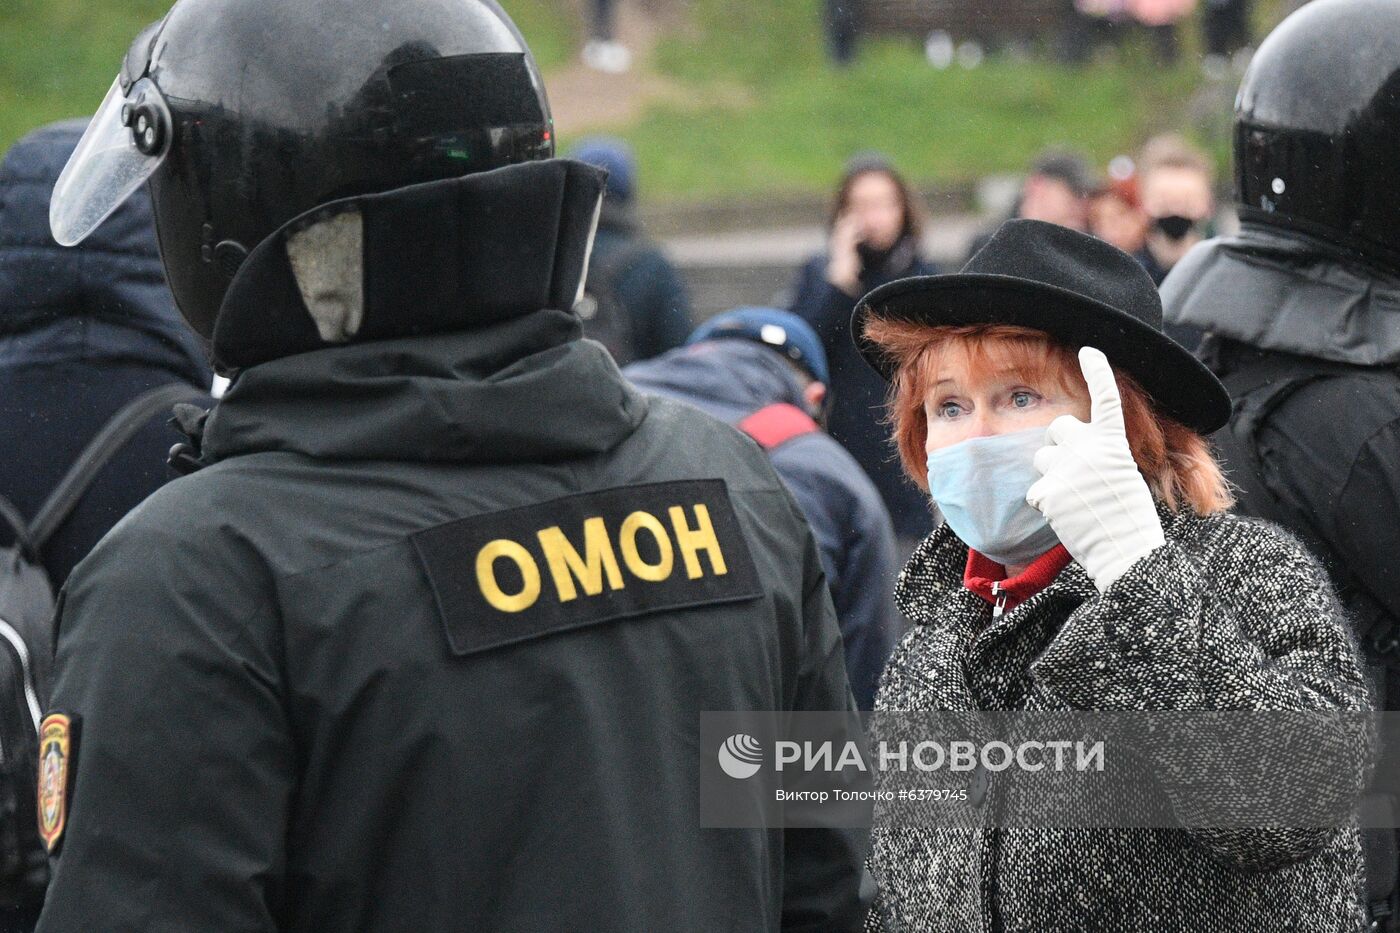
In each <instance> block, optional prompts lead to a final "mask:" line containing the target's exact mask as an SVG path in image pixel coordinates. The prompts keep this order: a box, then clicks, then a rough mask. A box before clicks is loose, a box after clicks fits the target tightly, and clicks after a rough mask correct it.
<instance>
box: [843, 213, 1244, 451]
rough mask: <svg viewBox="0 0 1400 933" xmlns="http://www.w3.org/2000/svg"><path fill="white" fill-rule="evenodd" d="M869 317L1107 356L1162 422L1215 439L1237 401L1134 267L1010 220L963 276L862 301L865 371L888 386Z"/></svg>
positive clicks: (1083, 237) (1067, 236)
mask: <svg viewBox="0 0 1400 933" xmlns="http://www.w3.org/2000/svg"><path fill="white" fill-rule="evenodd" d="M872 316H873V317H879V318H891V319H896V320H903V321H910V322H913V323H919V324H929V325H933V326H941V325H965V324H1015V325H1019V326H1021V327H1029V328H1033V329H1035V330H1041V331H1045V332H1046V333H1048V334H1049V335H1050V336H1052V337H1054V338H1055V339H1056V340H1058V341H1060V342H1061V343H1064V344H1066V345H1067V346H1070V347H1072V348H1074V349H1076V350H1077V349H1078V348H1079V347H1083V346H1092V347H1097V348H1098V349H1100V350H1102V351H1103V352H1104V355H1106V356H1107V357H1108V360H1109V362H1110V363H1112V364H1113V365H1114V366H1116V367H1118V368H1120V369H1122V370H1123V371H1124V372H1126V373H1128V374H1129V375H1131V376H1132V377H1133V378H1134V379H1136V380H1137V382H1138V384H1139V385H1141V386H1142V387H1143V389H1145V390H1146V391H1147V393H1148V394H1149V395H1151V396H1152V401H1153V402H1154V403H1155V404H1156V405H1157V407H1158V408H1159V409H1160V410H1161V411H1162V412H1163V413H1165V414H1166V415H1169V416H1170V417H1172V418H1174V419H1176V420H1177V421H1180V422H1181V423H1182V424H1184V425H1186V426H1187V427H1189V428H1192V429H1194V430H1196V431H1199V432H1200V433H1202V434H1209V433H1210V432H1212V431H1214V430H1216V429H1217V428H1219V427H1221V426H1223V425H1224V424H1225V423H1226V422H1227V421H1228V420H1229V419H1230V394H1229V393H1228V392H1226V391H1225V387H1224V386H1223V385H1221V384H1220V380H1219V379H1216V378H1215V376H1214V375H1213V374H1212V373H1211V371H1210V370H1208V369H1206V367H1205V366H1204V365H1203V364H1202V363H1201V362H1200V361H1199V360H1197V359H1196V358H1195V357H1194V356H1192V355H1191V354H1190V353H1188V352H1187V351H1186V350H1185V349H1184V348H1183V347H1182V346H1181V345H1180V344H1178V343H1177V342H1176V341H1174V340H1172V339H1171V338H1170V337H1168V336H1167V335H1166V334H1164V333H1162V299H1161V298H1160V297H1159V296H1158V294H1157V287H1156V286H1155V285H1153V284H1152V279H1151V277H1150V276H1148V274H1147V272H1146V271H1145V270H1144V269H1143V268H1142V266H1141V265H1139V264H1138V262H1137V260H1135V259H1133V257H1131V256H1129V255H1128V254H1127V253H1125V252H1123V251H1122V250H1120V249H1117V248H1116V247H1113V246H1110V245H1109V244H1107V243H1105V242H1103V241H1102V240H1099V239H1096V238H1094V237H1091V236H1089V235H1088V234H1085V233H1079V232H1077V231H1074V230H1070V229H1068V228H1066V227H1061V226H1057V225H1056V224H1049V223H1044V222H1042V221H1039V220H1008V221H1007V222H1006V223H1004V224H1002V225H1001V226H1000V227H999V228H997V231H996V233H995V234H993V235H992V238H991V239H990V240H988V241H987V245H986V246H984V247H982V249H980V250H979V251H978V252H977V254H976V255H974V256H973V257H972V258H971V259H970V260H968V262H967V265H965V266H963V268H962V270H961V271H960V272H957V273H954V274H951V275H923V276H916V277H913V278H907V279H899V280H898V281H894V282H890V283H888V284H886V285H882V286H880V287H879V288H877V289H875V290H874V291H872V292H871V293H870V294H868V295H866V296H865V297H864V298H862V299H861V300H860V302H859V303H858V304H857V305H856V310H855V314H854V315H853V316H852V318H851V332H852V336H853V337H854V338H855V341H856V346H857V347H859V348H860V352H861V355H862V356H864V357H865V360H866V362H868V363H869V364H870V365H871V366H873V367H874V368H875V370H876V371H877V372H879V373H880V375H882V376H884V377H885V378H886V379H889V378H890V376H891V375H892V374H893V372H894V361H893V360H892V359H890V357H889V356H888V355H887V354H886V353H885V352H884V351H883V350H881V349H880V347H878V346H876V345H875V344H874V343H873V342H871V341H870V340H868V339H866V337H865V325H866V322H867V321H868V320H869V319H870V318H871V317H872Z"/></svg>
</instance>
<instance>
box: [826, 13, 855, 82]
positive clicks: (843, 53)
mask: <svg viewBox="0 0 1400 933" xmlns="http://www.w3.org/2000/svg"><path fill="white" fill-rule="evenodd" d="M860 4H861V0H825V2H824V3H823V5H822V13H823V15H822V29H823V32H824V33H825V35H826V54H827V57H828V58H829V59H830V60H831V62H832V63H833V64H835V65H841V66H845V65H849V64H850V63H851V62H853V61H855V57H856V42H857V40H858V39H859V38H860Z"/></svg>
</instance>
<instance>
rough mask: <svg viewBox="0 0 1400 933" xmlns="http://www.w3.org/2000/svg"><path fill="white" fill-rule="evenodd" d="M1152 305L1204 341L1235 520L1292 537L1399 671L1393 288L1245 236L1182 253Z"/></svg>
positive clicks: (1304, 250)
mask: <svg viewBox="0 0 1400 933" xmlns="http://www.w3.org/2000/svg"><path fill="white" fill-rule="evenodd" d="M1162 300H1163V304H1164V306H1165V314H1166V317H1167V318H1168V319H1170V320H1172V321H1175V322H1177V323H1181V324H1190V325H1194V326H1197V327H1200V328H1202V329H1203V330H1205V331H1207V332H1208V333H1209V335H1210V336H1209V337H1208V338H1207V340H1206V342H1205V343H1204V345H1203V347H1202V350H1201V355H1202V357H1203V358H1204V359H1205V361H1206V364H1207V365H1208V366H1210V367H1211V369H1213V370H1214V371H1215V372H1216V374H1217V375H1219V376H1220V377H1221V378H1222V379H1223V380H1224V381H1225V382H1226V385H1227V386H1228V387H1229V388H1230V390H1231V395H1232V396H1233V397H1234V400H1235V414H1234V417H1233V419H1232V423H1231V425H1230V426H1229V427H1227V428H1225V429H1223V430H1222V431H1221V432H1219V434H1218V435H1217V436H1216V441H1217V446H1218V449H1219V450H1220V451H1221V452H1222V453H1223V455H1224V456H1223V459H1224V460H1225V463H1224V466H1225V467H1226V470H1227V475H1228V476H1229V477H1230V478H1231V479H1232V480H1233V481H1234V482H1235V483H1236V484H1238V485H1239V486H1240V487H1241V495H1240V511H1242V512H1244V513H1245V514H1251V515H1257V516H1260V517H1263V518H1268V519H1271V520H1274V521H1278V522H1280V523H1281V524H1283V525H1284V526H1285V527H1287V528H1288V529H1289V530H1291V531H1293V532H1294V533H1295V534H1297V535H1299V536H1300V537H1302V538H1303V540H1304V542H1305V543H1307V544H1308V545H1309V546H1310V547H1311V548H1312V549H1313V550H1314V551H1315V552H1316V553H1317V555H1318V556H1319V557H1320V558H1322V560H1323V562H1324V564H1325V565H1326V566H1327V569H1328V571H1329V573H1330V574H1331V576H1332V578H1333V582H1334V583H1335V584H1336V587H1337V590H1338V593H1339V595H1340V596H1341V597H1342V600H1343V602H1344V603H1345V604H1346V606H1347V608H1348V610H1350V612H1351V614H1352V616H1353V618H1354V620H1355V621H1356V623H1357V625H1358V635H1359V636H1360V638H1361V642H1362V647H1363V648H1366V649H1367V650H1368V651H1369V652H1370V655H1371V657H1372V658H1373V659H1377V658H1378V656H1381V657H1385V658H1386V659H1393V660H1400V658H1397V657H1396V654H1397V651H1396V648H1397V646H1396V645H1395V644H1393V643H1394V642H1395V641H1396V639H1397V638H1400V567H1397V565H1396V561H1395V555H1397V554H1400V280H1397V279H1395V278H1393V277H1390V276H1387V275H1384V274H1382V273H1380V272H1377V271H1374V270H1369V269H1364V268H1360V267H1357V266H1355V265H1352V264H1350V263H1347V262H1343V261H1340V260H1339V258H1338V257H1335V256H1333V255H1330V254H1329V252H1328V251H1327V246H1326V244H1321V243H1316V242H1313V241H1311V240H1309V239H1307V238H1304V237H1302V236H1285V235H1283V234H1281V233H1278V232H1275V231H1272V230H1267V229H1263V228H1260V227H1255V226H1246V227H1245V228H1244V230H1243V231H1242V232H1241V234H1240V235H1239V236H1237V237H1230V238H1220V239H1216V240H1209V241H1207V242H1205V243H1202V244H1200V245H1199V246H1197V247H1196V248H1195V249H1194V250H1192V251H1191V252H1190V253H1188V254H1187V256H1186V258H1185V259H1183V260H1182V261H1181V262H1180V263H1179V264H1178V265H1177V266H1176V268H1175V269H1174V270H1173V271H1172V274H1171V275H1170V276H1168V277H1167V280H1166V282H1165V283H1164V284H1163V286H1162ZM1397 699H1400V697H1397Z"/></svg>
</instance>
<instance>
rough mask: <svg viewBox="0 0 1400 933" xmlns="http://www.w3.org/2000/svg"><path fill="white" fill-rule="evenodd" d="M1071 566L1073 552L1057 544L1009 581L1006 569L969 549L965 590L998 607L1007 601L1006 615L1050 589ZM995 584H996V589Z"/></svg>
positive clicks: (965, 573)
mask: <svg viewBox="0 0 1400 933" xmlns="http://www.w3.org/2000/svg"><path fill="white" fill-rule="evenodd" d="M1069 562H1070V556H1069V551H1067V550H1065V546H1064V545H1063V544H1057V545H1055V546H1054V547H1052V548H1051V549H1050V550H1048V551H1046V552H1045V553H1044V554H1042V555H1040V556H1039V557H1037V558H1036V559H1035V560H1034V561H1033V562H1032V563H1031V565H1030V566H1029V567H1027V568H1026V569H1025V570H1023V571H1021V573H1020V574H1019V575H1017V576H1015V577H1012V578H1011V579H1010V580H1008V579H1006V568H1005V567H1003V566H1002V565H1001V564H998V563H997V562H996V561H994V560H992V559H991V558H990V557H986V556H984V555H982V554H978V553H977V552H976V551H974V550H973V549H972V548H968V549H967V569H966V570H964V571H963V586H965V587H967V588H968V589H969V590H972V592H974V593H976V594H977V595H978V596H981V597H982V598H983V599H985V600H986V601H987V602H989V603H991V604H992V605H994V606H995V605H996V604H997V601H998V600H999V599H1004V600H1005V601H1004V602H1003V603H1002V612H1010V611H1011V610H1012V609H1015V608H1016V607H1017V606H1018V605H1020V604H1021V603H1023V602H1025V601H1026V600H1028V599H1030V598H1031V597H1032V596H1034V595H1035V594H1036V593H1039V592H1040V591H1041V590H1043V589H1045V588H1046V587H1047V586H1049V585H1050V584H1051V582H1052V581H1054V579H1055V577H1057V576H1059V574H1060V571H1061V570H1064V569H1065V567H1066V566H1067V565H1068V564H1069ZM993 584H996V587H995V588H993Z"/></svg>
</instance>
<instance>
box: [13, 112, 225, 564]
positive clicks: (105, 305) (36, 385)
mask: <svg viewBox="0 0 1400 933" xmlns="http://www.w3.org/2000/svg"><path fill="white" fill-rule="evenodd" d="M85 126H86V123H85V122H84V121H81V120H79V121H69V122H65V123H59V124H54V125H52V126H48V127H45V128H43V129H41V130H38V131H36V132H34V133H31V134H30V135H29V136H27V137H25V138H24V139H23V140H21V141H20V142H19V143H17V144H15V146H14V147H13V148H11V149H10V151H9V152H8V153H7V154H6V157H5V160H4V163H3V164H2V165H0V450H3V451H5V456H4V457H3V458H0V495H3V496H5V497H6V498H8V499H10V500H11V501H12V502H14V504H15V505H16V506H17V507H18V508H19V510H20V512H21V513H23V514H24V515H25V516H26V517H30V518H32V517H33V516H34V513H35V512H36V511H37V510H38V508H39V506H40V504H41V503H42V502H43V501H44V499H46V498H47V497H48V494H49V492H50V491H51V490H52V489H53V487H54V485H55V484H57V482H58V480H59V478H60V477H61V476H62V475H63V474H64V472H66V471H67V469H68V467H69V466H70V465H71V464H72V462H73V460H74V458H75V457H76V456H77V454H78V452H79V451H80V450H82V448H83V447H84V446H85V445H86V444H87V442H88V440H89V439H91V438H92V436H93V435H94V434H96V433H97V431H98V430H99V429H100V428H101V427H102V425H103V424H105V423H106V421H107V419H108V418H110V417H111V416H112V415H113V414H115V413H116V411H117V410H118V409H119V408H121V407H122V406H123V405H124V404H126V403H127V402H128V401H130V400H131V399H133V398H135V397H136V396H137V395H139V394H141V393H142V392H144V391H146V390H147V389H151V388H154V387H156V386H160V385H164V384H168V383H174V382H184V383H188V384H190V385H192V386H197V387H200V388H204V389H207V388H208V386H209V383H210V372H209V367H208V365H207V363H206V362H205V357H204V353H203V350H202V349H201V348H200V346H199V344H198V342H197V340H196V338H195V337H194V335H193V333H192V332H190V331H189V330H188V328H186V327H185V325H184V323H183V322H182V321H181V319H180V316H179V313H178V312H177V311H176V310H175V305H174V299H173V298H172V297H171V295H170V292H169V289H168V288H167V287H166V284H165V276H164V273H163V272H162V271H161V265H160V257H159V255H158V252H157V248H156V238H155V228H154V226H153V223H152V220H151V209H150V202H149V201H148V199H147V198H146V197H145V195H144V193H142V192H138V193H137V194H136V195H135V196H133V197H132V198H131V199H129V200H128V201H127V202H126V204H124V205H123V206H122V207H121V208H119V209H118V210H117V211H116V213H114V214H113V215H112V216H111V217H109V218H108V219H107V220H106V221H105V222H104V223H103V224H102V226H101V227H99V228H98V229H97V231H96V232H95V233H93V235H92V236H91V237H90V238H89V239H88V240H86V241H85V242H84V243H83V244H82V246H80V247H77V248H74V249H65V248H63V247H60V246H59V245H58V244H57V243H55V242H54V241H53V238H52V237H51V236H50V234H49V194H50V192H51V191H52V189H53V185H54V182H55V181H56V180H57V179H58V175H59V172H60V171H61V170H62V169H63V166H64V163H66V162H67V160H68V156H69V155H70V154H71V152H72V151H73V148H74V146H76V145H77V142H78V138H79V137H80V136H81V135H82V132H83V129H84V127H85ZM168 417H169V416H168V415H161V416H158V417H157V418H155V419H153V420H152V421H151V422H150V424H148V425H147V426H146V427H145V428H144V429H143V430H142V431H141V432H140V433H139V434H137V435H136V436H135V437H134V438H133V439H132V440H130V441H129V442H127V443H126V444H125V445H123V447H122V449H121V450H120V451H119V452H117V454H116V455H115V456H114V457H113V459H112V460H111V461H110V462H109V463H108V464H107V466H106V467H105V468H104V469H103V470H102V472H101V473H100V474H99V475H98V477H97V479H96V481H95V482H94V483H93V485H92V486H91V488H90V489H89V490H88V493H87V495H85V496H84V497H83V498H82V500H81V501H80V502H79V503H78V505H77V507H76V508H75V509H74V511H73V513H72V515H71V516H70V517H69V519H68V520H67V521H66V522H64V523H63V524H62V525H61V526H59V528H58V531H57V532H56V533H55V535H54V536H53V538H51V539H50V541H49V544H48V546H47V547H46V548H45V549H44V552H43V555H42V556H43V560H44V567H45V569H46V570H47V571H48V574H49V579H50V581H52V582H53V584H54V586H56V587H57V586H60V585H62V583H63V581H64V580H65V579H66V578H67V576H68V573H69V571H71V570H72V569H73V566H74V565H75V564H76V563H77V562H78V561H80V560H81V559H82V558H83V556H84V555H86V554H87V552H88V551H89V550H91V549H92V546H93V545H94V544H96V543H97V541H98V539H100V538H101V537H102V536H103V535H104V534H106V533H107V530H108V529H109V528H111V527H112V526H113V525H114V524H116V522H117V521H118V520H119V519H121V517H122V516H123V515H125V514H126V513H127V512H128V511H130V510H131V509H132V507H134V506H135V505H136V504H137V503H139V502H140V501H141V500H142V499H144V498H145V497H146V496H147V495H149V494H150V493H151V492H152V491H153V490H155V489H156V488H157V487H158V486H160V485H161V484H162V483H164V482H165V481H166V479H167V478H168V474H167V470H166V466H165V458H166V453H167V452H168V451H169V449H170V446H171V445H172V444H174V443H175V442H176V441H178V440H179V439H180V438H179V435H177V434H176V433H175V432H174V431H173V430H172V429H171V428H170V427H168V426H167V425H166V423H165V422H166V421H167V420H168ZM10 539H11V534H10V530H9V528H8V527H5V526H4V525H3V524H0V541H3V542H6V543H8V542H9V541H10Z"/></svg>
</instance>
